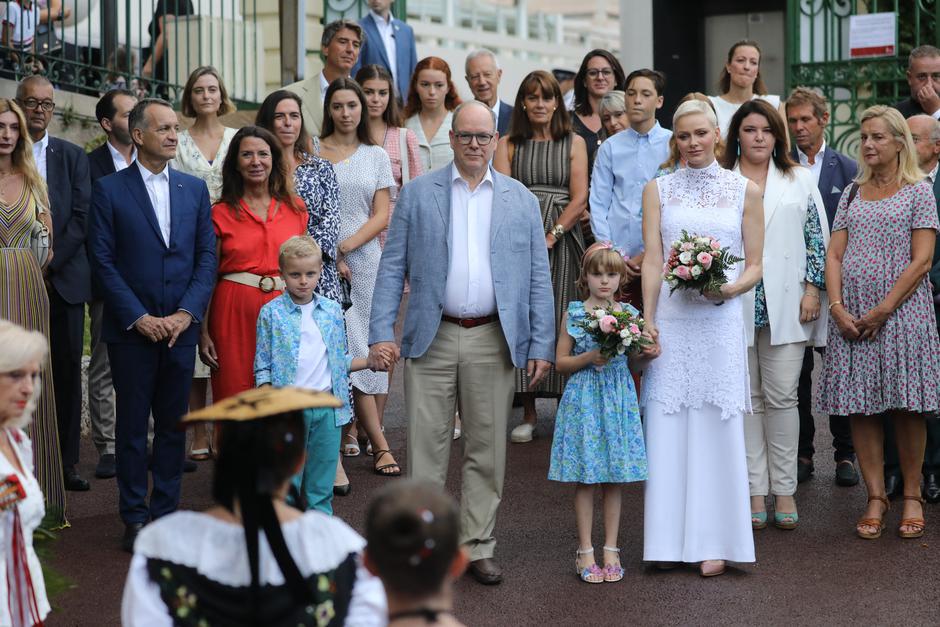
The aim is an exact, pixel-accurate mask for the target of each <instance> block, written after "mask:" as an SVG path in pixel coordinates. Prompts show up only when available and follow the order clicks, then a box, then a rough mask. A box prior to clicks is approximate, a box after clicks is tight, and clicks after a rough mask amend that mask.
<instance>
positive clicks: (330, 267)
mask: <svg viewBox="0 0 940 627" xmlns="http://www.w3.org/2000/svg"><path fill="white" fill-rule="evenodd" d="M294 187H295V188H296V191H297V195H298V196H300V197H301V198H303V201H304V203H305V204H306V205H307V213H308V214H309V220H308V222H307V232H308V233H309V234H310V237H312V238H313V239H314V240H315V241H316V243H317V244H318V245H319V246H320V250H321V251H323V271H322V272H321V273H320V282H319V283H318V284H317V289H316V292H317V294H319V295H321V296H326V297H327V298H329V299H330V300H335V301H337V302H342V300H343V295H342V292H340V288H339V272H338V271H337V270H336V247H337V246H339V185H338V184H337V182H336V173H335V172H334V171H333V164H331V163H330V162H329V161H327V160H326V159H321V158H320V157H315V156H313V155H309V154H305V155H304V160H303V162H302V163H300V165H298V166H297V169H296V170H295V171H294Z"/></svg>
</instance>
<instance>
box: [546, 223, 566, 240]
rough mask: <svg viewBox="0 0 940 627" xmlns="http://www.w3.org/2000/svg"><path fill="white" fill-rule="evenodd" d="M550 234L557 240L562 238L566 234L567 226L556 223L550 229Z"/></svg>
mask: <svg viewBox="0 0 940 627" xmlns="http://www.w3.org/2000/svg"><path fill="white" fill-rule="evenodd" d="M549 234H550V235H551V236H552V237H554V238H555V240H556V241H558V240H560V239H561V238H562V237H564V235H565V227H563V226H562V225H560V224H556V225H555V226H553V227H552V229H551V230H550V231H549Z"/></svg>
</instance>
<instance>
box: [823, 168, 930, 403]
mask: <svg viewBox="0 0 940 627" xmlns="http://www.w3.org/2000/svg"><path fill="white" fill-rule="evenodd" d="M849 194H850V187H846V188H845V191H844V192H843V194H842V199H841V200H840V201H839V206H838V209H837V210H836V217H835V219H834V220H833V221H832V231H833V233H835V232H836V231H840V230H843V229H845V230H847V231H848V244H847V246H846V249H845V254H844V255H843V257H842V294H830V295H829V299H830V301H832V302H835V301H838V300H841V301H842V306H843V307H845V310H846V311H847V312H848V313H850V314H851V315H852V316H854V317H856V318H860V317H862V316H864V315H865V314H867V313H868V312H869V311H870V310H871V309H872V308H873V307H875V306H876V305H878V304H879V303H880V302H881V301H882V300H883V299H884V297H885V296H886V295H887V294H888V292H890V291H891V288H893V287H894V284H895V283H896V282H897V280H898V277H900V276H901V273H903V272H904V270H905V269H907V267H908V266H909V265H910V263H911V231H913V230H914V229H932V230H934V231H936V230H938V228H940V222H938V220H937V204H936V200H935V199H934V195H933V189H932V188H931V186H930V184H929V183H927V182H920V183H917V184H915V185H907V186H905V187H903V188H901V190H900V191H898V192H897V193H896V194H894V195H893V196H891V197H890V198H884V199H882V200H864V199H862V197H861V194H860V193H856V195H855V197H854V198H853V199H852V203H851V205H849V204H848V196H849ZM938 408H940V340H938V338H937V323H936V319H935V317H934V310H933V297H932V294H931V288H930V282H929V281H928V279H927V277H924V278H923V280H922V281H921V282H920V283H919V285H918V286H917V288H916V290H915V291H914V293H913V294H911V296H910V298H908V299H907V300H906V301H904V303H903V304H902V305H901V306H900V307H898V309H897V310H896V311H894V312H893V313H892V314H891V315H890V316H888V319H887V320H886V321H885V323H884V326H882V327H881V329H880V330H879V332H878V334H877V335H876V336H875V339H873V340H862V341H858V340H855V341H850V340H846V339H845V338H843V337H842V334H841V333H840V332H839V329H838V327H837V326H836V323H835V321H834V320H833V318H832V317H830V318H829V342H828V346H827V348H826V360H825V370H824V374H823V376H822V379H821V380H820V386H819V394H818V397H817V400H816V409H817V411H819V412H821V413H826V414H830V415H837V416H848V415H851V414H864V415H875V414H880V413H882V412H885V411H888V410H891V409H905V410H908V411H913V412H930V411H936V410H937V409H938Z"/></svg>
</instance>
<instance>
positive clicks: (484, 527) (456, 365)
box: [405, 321, 515, 560]
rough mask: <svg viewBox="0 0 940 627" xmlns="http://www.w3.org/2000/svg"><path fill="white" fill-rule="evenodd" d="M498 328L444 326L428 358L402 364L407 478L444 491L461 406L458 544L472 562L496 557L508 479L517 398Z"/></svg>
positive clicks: (432, 343)
mask: <svg viewBox="0 0 940 627" xmlns="http://www.w3.org/2000/svg"><path fill="white" fill-rule="evenodd" d="M513 374H514V372H513V366H512V361H511V359H510V356H509V347H508V346H507V345H506V339H505V338H504V337H503V331H502V328H501V327H500V325H499V323H498V322H494V323H490V324H485V325H481V326H478V327H474V328H472V329H464V328H462V327H460V326H458V325H456V324H453V323H450V322H443V321H442V322H441V326H440V329H438V332H437V335H436V336H435V337H434V341H433V342H431V346H430V347H429V348H428V350H427V352H426V353H425V354H424V355H422V356H421V357H417V358H414V359H408V360H407V361H406V362H405V409H406V411H407V415H408V476H409V477H412V478H415V479H423V480H426V481H430V482H432V483H435V484H437V485H439V486H441V487H443V486H444V482H445V480H446V479H447V466H448V464H449V462H450V449H451V446H452V444H453V435H454V405H455V403H456V402H457V399H460V401H459V402H460V419H461V421H462V423H463V427H462V429H463V447H464V454H463V468H462V489H461V494H462V496H461V502H460V542H461V544H465V545H466V546H467V548H468V549H469V551H470V559H471V560H478V559H483V558H488V557H493V554H494V551H495V549H496V539H495V538H494V537H493V529H494V527H495V526H496V510H497V509H498V508H499V502H500V500H501V499H502V496H503V477H504V476H505V474H506V425H507V424H508V422H509V415H510V413H511V411H512V396H513V391H514V390H515V379H514V377H513Z"/></svg>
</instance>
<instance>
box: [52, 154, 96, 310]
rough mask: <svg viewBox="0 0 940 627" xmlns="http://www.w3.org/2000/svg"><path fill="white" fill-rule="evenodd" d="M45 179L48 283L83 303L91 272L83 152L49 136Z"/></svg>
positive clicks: (87, 181)
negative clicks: (49, 247)
mask: <svg viewBox="0 0 940 627" xmlns="http://www.w3.org/2000/svg"><path fill="white" fill-rule="evenodd" d="M46 181H47V184H48V188H49V204H50V205H51V211H52V252H53V253H54V254H53V256H52V261H50V262H49V282H50V283H52V287H54V288H55V290H56V291H57V292H58V293H59V296H61V297H62V299H63V300H64V301H65V302H67V303H71V304H73V305H76V304H78V303H85V302H88V301H90V300H91V272H90V270H89V268H88V255H87V253H86V252H85V240H86V236H87V234H88V203H89V202H90V201H91V179H90V178H89V175H88V157H87V156H86V155H85V151H84V150H82V149H81V147H79V146H76V145H75V144H73V143H72V142H68V141H65V140H64V139H59V138H58V137H52V136H50V137H49V146H48V147H47V148H46Z"/></svg>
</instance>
